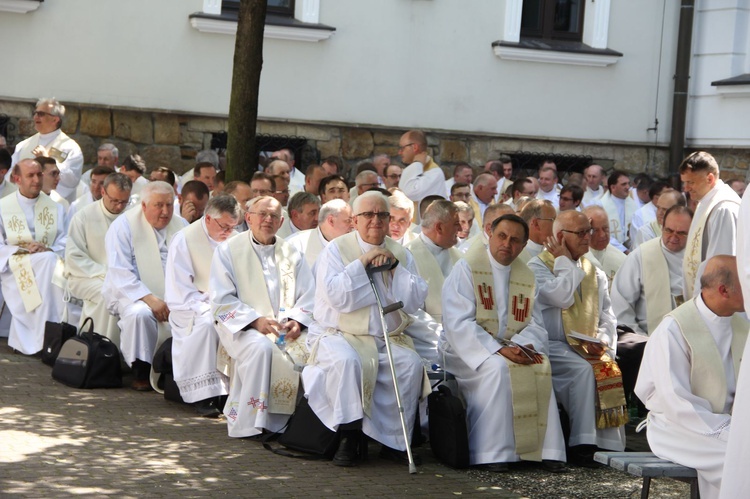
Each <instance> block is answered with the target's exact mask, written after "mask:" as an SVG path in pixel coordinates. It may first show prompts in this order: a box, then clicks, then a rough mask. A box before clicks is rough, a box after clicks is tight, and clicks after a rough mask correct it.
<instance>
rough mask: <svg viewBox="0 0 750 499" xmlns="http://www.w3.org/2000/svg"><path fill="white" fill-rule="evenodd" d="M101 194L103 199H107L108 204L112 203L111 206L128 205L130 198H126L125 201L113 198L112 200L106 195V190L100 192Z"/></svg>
mask: <svg viewBox="0 0 750 499" xmlns="http://www.w3.org/2000/svg"><path fill="white" fill-rule="evenodd" d="M102 194H103V195H104V197H106V198H107V199H109V202H110V203H112V204H113V205H115V206H125V205H126V204H128V203H129V202H130V196H128V199H125V200H120V199H115V198H113V197H112V196H110V195H109V194H108V193H107V191H106V190H103V191H102Z"/></svg>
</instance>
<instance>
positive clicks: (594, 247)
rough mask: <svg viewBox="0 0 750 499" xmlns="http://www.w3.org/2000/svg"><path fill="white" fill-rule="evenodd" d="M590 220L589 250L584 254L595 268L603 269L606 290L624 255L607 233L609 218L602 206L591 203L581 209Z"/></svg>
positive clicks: (610, 284) (610, 286)
mask: <svg viewBox="0 0 750 499" xmlns="http://www.w3.org/2000/svg"><path fill="white" fill-rule="evenodd" d="M583 214H584V215H586V216H587V217H588V219H589V221H590V222H591V229H592V232H591V239H590V240H589V251H588V253H586V254H585V255H584V256H585V257H586V259H587V260H589V261H590V262H591V263H593V264H594V265H596V267H597V268H599V269H601V270H602V271H604V274H605V275H606V276H607V280H608V281H609V287H608V288H607V289H608V290H610V289H612V281H613V280H614V278H615V275H616V274H617V271H618V270H619V269H620V266H621V265H622V263H623V262H624V261H625V258H626V255H625V253H623V252H622V251H620V250H619V249H617V247H616V246H615V245H613V244H612V238H611V236H610V234H609V219H608V218H607V217H608V215H607V212H606V211H604V208H602V207H601V206H598V205H592V206H589V207H587V208H585V209H584V210H583Z"/></svg>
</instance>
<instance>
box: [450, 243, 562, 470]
mask: <svg viewBox="0 0 750 499" xmlns="http://www.w3.org/2000/svg"><path fill="white" fill-rule="evenodd" d="M465 258H466V262H467V263H468V264H469V267H470V268H471V278H472V284H473V286H474V297H475V300H476V314H477V324H478V325H479V326H481V327H482V329H484V330H485V331H487V333H489V334H490V335H491V336H492V337H493V338H497V337H498V336H499V335H500V323H499V321H498V318H497V305H496V300H495V296H496V293H497V291H500V292H502V291H504V290H494V289H493V286H494V279H493V274H492V266H491V264H490V260H489V259H490V256H489V255H488V254H487V249H486V248H485V247H484V246H483V245H482V246H478V245H473V246H472V247H471V248H470V249H469V251H467V253H466V257H465ZM534 289H535V283H534V273H533V272H532V271H531V269H529V267H528V266H526V264H525V263H523V262H522V261H521V260H519V259H518V258H516V259H515V260H513V263H511V265H510V278H509V283H508V318H507V321H508V322H507V326H506V329H505V331H504V332H503V334H502V338H504V339H510V338H511V337H513V335H514V334H516V333H518V332H520V331H521V330H522V329H523V328H524V327H526V325H527V324H528V323H529V320H530V319H531V309H532V308H533V306H534ZM500 357H501V358H502V359H503V360H505V363H506V364H507V365H508V370H509V372H510V386H511V398H512V402H513V436H514V438H515V442H516V454H518V455H519V456H520V457H521V459H523V460H526V461H541V460H542V444H543V443H544V435H545V433H546V431H547V414H548V410H549V398H550V393H551V392H552V370H551V367H550V363H549V359H548V358H547V357H544V362H543V363H542V364H529V365H524V364H516V363H515V362H512V361H510V360H508V359H506V358H505V357H503V356H502V355H501V356H500Z"/></svg>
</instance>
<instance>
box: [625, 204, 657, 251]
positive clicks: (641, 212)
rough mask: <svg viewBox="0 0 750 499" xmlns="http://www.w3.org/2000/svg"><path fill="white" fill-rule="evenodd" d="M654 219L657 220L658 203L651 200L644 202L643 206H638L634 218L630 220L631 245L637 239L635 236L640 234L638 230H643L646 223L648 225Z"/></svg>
mask: <svg viewBox="0 0 750 499" xmlns="http://www.w3.org/2000/svg"><path fill="white" fill-rule="evenodd" d="M654 220H656V205H655V204H654V203H653V202H651V201H649V202H648V203H646V204H644V205H643V206H641V207H640V208H638V209H637V210H636V211H635V213H633V219H632V220H631V222H630V244H631V246H632V245H633V241H635V238H636V236H637V235H638V231H639V230H641V228H643V226H644V225H647V224H649V223H651V222H653V221H654Z"/></svg>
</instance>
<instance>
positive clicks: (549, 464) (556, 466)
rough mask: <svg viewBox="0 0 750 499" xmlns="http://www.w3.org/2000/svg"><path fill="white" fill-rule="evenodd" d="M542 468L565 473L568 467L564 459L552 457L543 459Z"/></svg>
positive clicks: (551, 471)
mask: <svg viewBox="0 0 750 499" xmlns="http://www.w3.org/2000/svg"><path fill="white" fill-rule="evenodd" d="M542 469H543V470H544V471H548V472H550V473H565V472H566V471H568V467H567V466H565V463H563V462H562V461H552V460H551V459H543V460H542Z"/></svg>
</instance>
